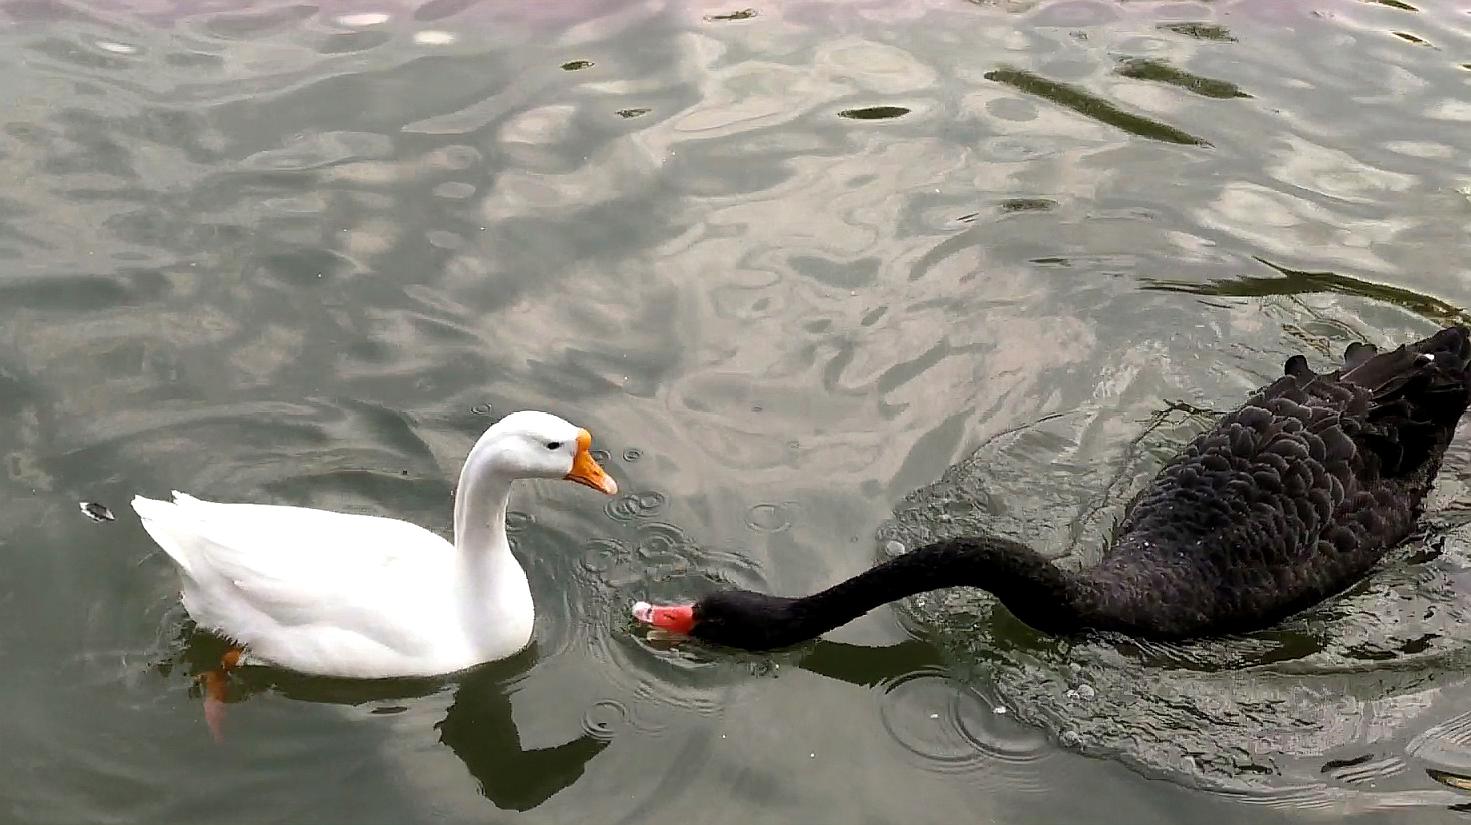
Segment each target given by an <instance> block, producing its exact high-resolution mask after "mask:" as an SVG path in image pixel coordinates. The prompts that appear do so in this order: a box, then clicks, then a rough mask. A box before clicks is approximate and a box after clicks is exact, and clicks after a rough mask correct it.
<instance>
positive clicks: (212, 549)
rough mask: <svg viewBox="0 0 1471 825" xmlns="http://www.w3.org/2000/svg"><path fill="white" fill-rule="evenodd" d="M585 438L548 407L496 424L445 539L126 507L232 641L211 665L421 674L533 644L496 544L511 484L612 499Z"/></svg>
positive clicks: (163, 505)
mask: <svg viewBox="0 0 1471 825" xmlns="http://www.w3.org/2000/svg"><path fill="white" fill-rule="evenodd" d="M591 444H592V436H591V435H589V434H588V432H587V430H583V429H579V428H577V427H574V426H573V425H571V424H569V423H567V422H566V421H563V420H562V419H560V418H558V417H556V416H554V415H549V414H547V413H543V412H536V411H523V412H517V413H512V414H511V415H508V416H506V417H505V418H503V419H501V420H500V421H499V422H497V423H496V424H495V425H494V426H492V427H491V428H490V429H488V430H486V432H485V434H484V435H482V436H481V437H480V440H479V441H477V442H476V443H475V446H474V448H472V449H471V450H470V454H469V456H468V457H466V459H465V466H464V469H463V470H462V471H461V472H460V483H459V488H458V491H457V493H456V497H455V543H454V544H450V543H449V542H447V541H445V540H444V539H443V538H441V537H440V536H438V535H436V534H434V533H432V532H430V531H428V530H425V529H424V528H422V527H419V526H417V525H414V524H409V523H408V522H405V521H399V520H397V519H391V518H381V517H377V516H360V515H349V514H346V513H334V512H329V511H325V510H313V509H309V508H304V507H285V506H275V505H261V504H216V503H212V502H207V501H201V500H199V499H197V498H194V497H192V496H188V495H184V494H182V493H178V492H175V493H174V501H173V502H166V501H156V500H153V499H147V498H143V497H142V496H139V497H136V498H134V499H133V509H134V510H135V511H137V513H138V515H139V516H140V517H141V518H142V520H143V526H144V528H145V529H147V530H148V534H149V535H150V536H152V537H153V539H154V541H156V542H158V545H159V546H160V547H162V548H163V550H164V552H165V553H167V554H168V555H169V557H170V558H172V559H173V560H174V562H175V563H177V564H178V566H179V570H180V572H181V574H182V575H181V578H182V590H183V601H184V607H185V608H186V609H187V610H188V611H189V614H190V616H192V617H193V619H194V620H195V622H196V623H198V624H199V625H200V626H202V627H205V628H208V629H210V630H213V631H215V632H217V633H220V634H221V635H223V636H226V637H227V638H229V639H231V640H233V641H234V642H236V643H237V644H238V645H240V646H241V648H237V649H235V650H232V651H231V652H230V653H227V654H226V656H225V658H224V661H223V663H222V665H223V668H222V669H223V670H228V669H230V668H232V667H235V666H236V665H238V664H242V663H250V664H257V663H259V664H269V665H274V666H278V667H283V668H287V669H290V670H295V671H299V672H302V673H310V674H317V675H326V676H342V677H350V678H381V677H388V676H434V675H440V674H445V673H452V672H454V671H458V670H463V669H465V668H467V667H471V666H473V665H477V664H480V663H482V662H488V661H493V660H496V659H503V658H506V657H508V656H511V655H513V654H515V653H517V652H518V651H520V650H522V649H523V648H525V647H526V645H527V644H529V643H530V641H531V629H532V624H533V621H534V611H533V607H532V600H531V588H530V587H529V586H528V585H527V581H526V572H525V571H524V570H522V569H521V565H520V564H519V563H517V561H516V559H515V557H514V556H513V555H511V548H510V545H509V544H508V543H507V542H506V507H507V503H508V500H509V497H510V493H511V482H512V481H514V480H515V479H518V478H565V479H568V480H570V481H576V482H578V483H580V484H585V485H587V486H589V487H592V488H593V489H595V490H600V491H602V492H604V493H607V494H608V495H613V494H615V493H617V492H618V485H617V484H616V483H615V482H614V481H613V479H612V478H609V477H608V474H607V473H605V472H604V471H603V468H602V467H600V466H598V463H597V461H596V460H594V459H593V457H592V456H591V455H590V454H589V452H588V450H589V447H590V445H591ZM219 675H221V676H222V675H223V674H222V673H221V674H219ZM212 687H214V686H212ZM214 692H215V690H211V693H214Z"/></svg>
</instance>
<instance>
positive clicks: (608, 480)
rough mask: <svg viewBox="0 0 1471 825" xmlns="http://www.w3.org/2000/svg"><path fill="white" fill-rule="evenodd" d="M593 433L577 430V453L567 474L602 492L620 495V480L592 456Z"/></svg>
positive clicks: (569, 477) (580, 482)
mask: <svg viewBox="0 0 1471 825" xmlns="http://www.w3.org/2000/svg"><path fill="white" fill-rule="evenodd" d="M591 449H592V433H590V432H588V431H587V430H578V431H577V455H576V456H574V457H573V458H572V472H570V473H568V474H567V475H566V479H567V480H568V481H575V482H577V483H578V484H585V485H587V486H588V487H591V488H593V489H594V490H597V491H598V492H600V493H607V494H608V495H610V496H616V495H618V482H616V481H614V480H613V477H612V476H610V475H608V474H607V473H606V472H604V471H603V468H602V466H600V465H599V464H598V462H597V459H595V458H593V457H592V453H591V452H590V450H591Z"/></svg>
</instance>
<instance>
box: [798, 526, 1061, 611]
mask: <svg viewBox="0 0 1471 825" xmlns="http://www.w3.org/2000/svg"><path fill="white" fill-rule="evenodd" d="M1072 584H1073V583H1072V581H1071V580H1070V578H1069V576H1068V574H1067V573H1065V572H1064V571H1062V570H1060V569H1058V568H1057V566H1056V565H1054V564H1052V563H1051V562H1049V561H1048V560H1047V559H1045V558H1043V557H1042V556H1041V555H1040V554H1038V553H1037V552H1036V551H1035V550H1033V549H1032V548H1030V547H1027V546H1026V545H1024V544H1020V543H1018V542H1014V541H1007V540H1006V539H1002V538H996V537H989V536H981V537H974V538H962V539H949V540H946V541H941V542H936V543H934V544H927V545H924V546H922V547H916V548H915V549H914V550H911V551H910V552H908V553H905V554H904V555H902V556H897V557H895V558H893V559H890V560H889V561H887V562H884V563H883V564H880V565H877V566H875V567H873V568H872V569H869V570H867V571H865V572H863V573H860V574H858V575H857V576H854V577H853V578H851V579H848V580H847V581H844V582H840V583H838V584H836V585H833V586H832V587H829V588H828V589H826V590H823V591H822V592H820V593H814V594H813V595H811V596H808V597H807V598H805V599H799V600H798V602H797V604H798V605H800V609H799V612H800V613H802V614H805V616H806V617H808V618H807V621H809V622H813V623H815V624H816V625H818V626H820V628H821V629H819V630H818V631H817V633H815V634H813V635H818V634H820V633H823V632H825V631H828V630H831V629H833V628H835V627H838V626H839V625H842V624H845V623H847V622H849V621H852V620H853V619H855V618H857V617H859V616H861V615H863V614H864V613H867V612H868V611H870V610H872V609H874V608H875V607H878V606H879V605H881V604H886V603H888V602H892V601H896V600H898V599H902V598H904V597H906V596H912V595H914V594H916V593H924V592H926V591H929V590H939V589H941V588H946V587H978V588H980V589H982V590H986V591H988V592H990V593H992V594H993V595H995V596H996V598H998V599H1000V600H1001V603H1002V604H1004V605H1006V607H1007V609H1008V610H1010V611H1011V612H1012V613H1015V614H1017V617H1018V618H1020V619H1022V620H1023V621H1026V622H1027V623H1028V624H1034V623H1036V622H1041V623H1042V624H1044V625H1047V627H1046V628H1045V629H1049V630H1050V629H1052V627H1053V626H1054V625H1055V624H1056V623H1057V621H1058V620H1062V621H1063V623H1064V624H1070V623H1071V622H1070V621H1068V620H1067V618H1066V617H1065V616H1064V615H1062V614H1070V613H1071V611H1072V609H1073V603H1074V593H1073V590H1074V588H1073V587H1072ZM808 629H810V628H808Z"/></svg>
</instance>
